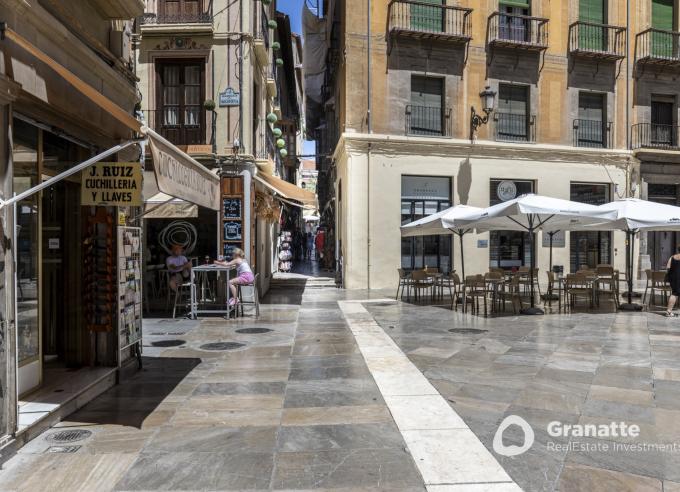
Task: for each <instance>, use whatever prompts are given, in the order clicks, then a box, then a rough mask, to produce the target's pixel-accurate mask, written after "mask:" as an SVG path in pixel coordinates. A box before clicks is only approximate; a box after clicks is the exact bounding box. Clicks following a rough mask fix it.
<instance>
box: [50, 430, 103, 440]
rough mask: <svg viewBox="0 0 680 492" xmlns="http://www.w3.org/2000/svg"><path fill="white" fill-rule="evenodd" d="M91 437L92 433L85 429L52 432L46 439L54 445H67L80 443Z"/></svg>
mask: <svg viewBox="0 0 680 492" xmlns="http://www.w3.org/2000/svg"><path fill="white" fill-rule="evenodd" d="M91 435H92V431H89V430H85V429H69V430H64V431H59V432H54V433H53V434H50V435H49V436H47V437H46V439H47V441H49V442H54V443H67V442H76V441H82V440H83V439H86V438H88V437H90V436H91Z"/></svg>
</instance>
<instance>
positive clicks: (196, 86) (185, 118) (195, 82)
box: [152, 60, 207, 145]
mask: <svg viewBox="0 0 680 492" xmlns="http://www.w3.org/2000/svg"><path fill="white" fill-rule="evenodd" d="M204 69H205V66H204V63H203V61H202V60H176V61H163V62H160V63H158V64H157V65H156V77H157V94H158V100H157V103H156V108H157V109H156V114H155V115H154V116H155V121H154V122H153V123H152V124H154V126H155V129H156V131H158V132H159V133H160V134H161V135H162V136H164V137H165V138H167V139H168V140H170V141H171V142H172V143H174V144H176V145H202V144H206V143H207V138H206V126H207V125H206V122H205V110H204V109H203V102H204V100H205V70H204Z"/></svg>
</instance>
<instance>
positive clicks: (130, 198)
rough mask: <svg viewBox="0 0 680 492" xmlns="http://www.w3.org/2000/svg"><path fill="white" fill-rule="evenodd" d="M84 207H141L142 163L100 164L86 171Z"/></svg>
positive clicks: (84, 172)
mask: <svg viewBox="0 0 680 492" xmlns="http://www.w3.org/2000/svg"><path fill="white" fill-rule="evenodd" d="M80 189H81V193H80V203H81V204H82V205H104V206H128V207H140V206H141V205H142V165H141V164H140V163H139V162H98V163H96V164H93V165H92V166H90V167H89V168H87V169H86V170H84V171H83V173H82V178H81V187H80Z"/></svg>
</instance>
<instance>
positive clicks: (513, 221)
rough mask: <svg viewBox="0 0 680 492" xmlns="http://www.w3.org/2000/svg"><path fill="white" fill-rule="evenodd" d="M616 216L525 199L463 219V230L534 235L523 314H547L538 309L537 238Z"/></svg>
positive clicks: (595, 209) (536, 198) (557, 202)
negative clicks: (528, 292) (527, 304)
mask: <svg viewBox="0 0 680 492" xmlns="http://www.w3.org/2000/svg"><path fill="white" fill-rule="evenodd" d="M616 216H617V215H616V212H615V211H611V210H605V209H602V208H600V207H597V206H595V205H587V204H585V203H580V202H572V201H569V200H562V199H559V198H552V197H547V196H541V195H534V194H528V195H523V196H520V197H518V198H515V199H513V200H508V201H507V202H503V203H499V204H497V205H493V206H491V207H488V208H485V209H483V210H482V211H481V212H479V213H477V214H471V215H468V216H466V217H464V218H461V219H459V226H460V227H465V226H467V227H474V228H475V229H477V230H478V231H492V230H496V231H497V230H514V231H525V232H528V233H529V234H531V239H532V240H531V242H530V246H531V269H530V276H531V280H530V284H531V307H530V308H528V309H524V310H523V311H522V313H523V314H543V310H541V309H539V308H537V307H536V305H535V291H534V281H533V280H534V279H533V274H534V270H535V268H536V252H535V246H534V243H535V234H536V231H538V230H545V231H564V230H569V229H573V228H581V227H583V226H586V225H588V224H597V223H603V222H606V221H608V220H613V219H615V218H616Z"/></svg>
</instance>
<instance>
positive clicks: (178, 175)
mask: <svg viewBox="0 0 680 492" xmlns="http://www.w3.org/2000/svg"><path fill="white" fill-rule="evenodd" d="M141 132H142V133H143V134H145V135H146V137H147V138H148V141H149V147H150V148H151V156H152V157H153V170H154V174H155V175H156V184H157V185H158V189H159V190H160V191H162V192H163V193H165V194H167V195H170V196H171V197H175V198H179V199H180V200H184V201H187V202H191V203H195V204H196V205H200V206H201V207H206V208H210V209H212V210H219V209H220V178H219V177H218V176H217V175H216V174H215V173H213V172H211V171H210V170H209V169H208V168H206V167H205V166H203V165H202V164H201V163H199V162H198V161H196V160H194V159H192V158H191V157H190V156H189V155H188V154H186V153H185V152H182V151H181V150H180V149H178V148H177V147H176V146H175V145H173V144H172V143H170V142H169V141H168V140H166V139H165V138H163V137H161V136H160V135H159V134H158V133H156V132H155V131H153V130H151V129H150V128H146V127H144V128H142V130H141Z"/></svg>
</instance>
